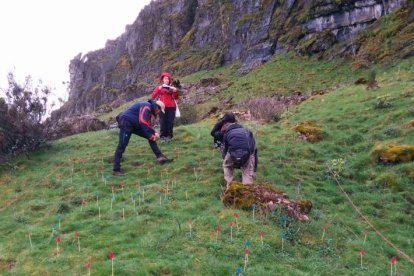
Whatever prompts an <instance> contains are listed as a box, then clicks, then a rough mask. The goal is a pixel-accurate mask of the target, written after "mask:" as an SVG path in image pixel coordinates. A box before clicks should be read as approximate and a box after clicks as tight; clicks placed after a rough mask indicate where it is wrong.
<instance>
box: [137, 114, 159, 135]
mask: <svg viewBox="0 0 414 276" xmlns="http://www.w3.org/2000/svg"><path fill="white" fill-rule="evenodd" d="M139 124H140V126H141V129H142V132H143V136H144V138H147V139H148V140H151V141H157V140H158V138H159V136H158V137H157V134H158V133H156V132H155V130H154V129H153V128H152V127H151V109H150V107H149V106H144V107H142V108H141V110H140V112H139Z"/></svg>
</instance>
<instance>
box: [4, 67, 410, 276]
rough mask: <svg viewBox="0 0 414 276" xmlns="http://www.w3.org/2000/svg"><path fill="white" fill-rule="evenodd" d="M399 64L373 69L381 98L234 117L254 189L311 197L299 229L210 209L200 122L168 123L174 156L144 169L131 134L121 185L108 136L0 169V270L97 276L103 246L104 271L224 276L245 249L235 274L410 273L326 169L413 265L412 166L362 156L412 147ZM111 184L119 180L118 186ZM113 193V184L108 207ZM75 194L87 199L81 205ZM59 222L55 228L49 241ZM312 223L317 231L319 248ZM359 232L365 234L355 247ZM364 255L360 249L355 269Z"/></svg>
mask: <svg viewBox="0 0 414 276" xmlns="http://www.w3.org/2000/svg"><path fill="white" fill-rule="evenodd" d="M408 64H410V63H409V61H407V62H402V63H400V64H398V65H396V66H395V67H391V68H389V69H387V70H377V72H378V74H377V80H378V81H379V85H380V86H381V88H380V89H377V90H373V91H367V90H366V89H365V87H363V86H355V85H352V84H349V85H346V86H343V87H342V88H340V89H337V90H335V91H333V92H331V93H328V94H326V95H321V96H318V97H314V98H312V99H311V100H308V101H305V102H303V103H302V104H301V105H299V106H297V107H293V108H289V111H287V112H285V113H284V114H283V116H282V120H281V121H280V122H278V123H272V124H266V125H262V124H258V123H255V122H249V123H247V122H243V124H244V125H245V126H247V127H249V128H250V129H252V130H253V132H254V134H255V137H256V140H257V144H258V149H259V158H260V159H259V168H258V178H257V182H259V183H269V185H273V186H274V187H275V188H277V189H279V190H282V191H284V192H286V193H287V195H288V196H289V198H291V199H294V200H300V199H304V198H306V199H309V200H311V201H312V204H313V208H312V211H311V213H310V221H309V222H306V223H304V222H294V221H291V220H290V219H288V218H285V219H284V217H283V214H281V213H280V212H278V211H276V212H275V213H274V214H272V215H270V216H268V217H267V218H265V217H260V216H258V217H256V220H255V221H253V220H252V212H249V211H239V210H235V209H232V208H228V207H225V206H224V205H223V204H222V202H221V201H220V193H221V190H222V188H221V187H222V186H223V185H224V181H223V179H222V178H223V173H222V169H221V162H222V159H221V156H220V154H219V152H217V151H216V150H214V149H213V147H212V139H211V137H210V135H209V132H210V130H211V128H212V126H213V124H214V121H212V120H209V121H204V122H200V123H198V124H194V125H188V126H180V127H178V128H176V129H175V137H174V142H173V143H171V144H160V147H161V149H162V150H163V151H164V152H165V154H166V155H167V156H168V157H172V158H175V161H174V162H173V163H170V164H168V165H165V166H157V165H156V164H155V158H154V156H153V155H152V153H151V152H150V149H149V146H148V144H147V142H146V141H145V140H143V139H141V138H137V137H134V138H132V139H131V141H130V145H129V146H128V148H127V151H126V153H125V158H124V162H123V165H124V169H125V170H126V171H128V172H129V174H128V175H127V176H126V177H123V178H115V177H113V176H111V170H112V158H113V152H114V149H115V147H116V143H117V139H118V138H117V137H118V132H117V130H116V129H115V130H104V131H99V132H94V133H86V134H81V135H76V136H72V137H67V138H64V139H61V140H59V141H56V142H54V143H53V144H51V146H50V147H45V148H43V149H41V150H38V151H37V152H35V153H33V154H31V155H30V156H29V158H26V157H20V158H18V159H15V160H13V161H12V162H10V163H9V164H8V166H5V165H4V166H3V167H2V169H1V176H0V185H1V188H2V193H1V194H0V202H2V205H1V207H0V215H1V218H2V223H1V225H0V271H1V273H2V274H5V275H28V274H41V275H84V274H86V273H87V270H86V267H85V262H86V261H87V260H88V259H89V260H90V261H91V263H92V275H108V274H110V272H111V263H110V261H109V260H108V254H109V251H111V250H112V251H114V252H115V254H116V259H115V274H116V275H231V274H234V273H235V271H236V268H237V267H243V264H244V263H243V260H244V248H245V242H246V240H249V241H250V242H251V246H250V254H249V263H248V265H247V270H246V273H245V274H246V275H272V274H273V275H274V274H279V273H280V274H284V275H333V274H337V275H386V274H388V273H389V268H390V265H389V260H390V258H391V257H392V256H393V255H397V256H398V270H399V271H400V272H401V273H402V274H403V275H408V274H409V273H410V271H411V270H412V264H411V263H409V262H408V261H407V260H405V259H404V258H402V256H400V255H399V254H398V253H397V252H396V251H395V250H394V249H393V248H392V247H390V246H388V245H387V244H386V243H385V242H384V241H382V240H381V238H380V237H378V236H377V235H376V234H375V233H374V232H373V231H372V230H371V229H370V228H369V227H368V225H367V224H366V223H365V222H364V221H363V220H362V219H361V218H360V217H359V216H358V215H357V213H356V212H355V211H354V210H353V208H352V207H351V205H350V203H349V202H348V201H347V199H346V197H345V196H344V194H343V193H342V192H341V191H340V189H338V187H337V185H336V184H335V182H334V181H333V180H332V178H331V177H330V176H329V174H328V173H327V171H328V164H329V162H330V161H331V160H333V159H343V160H345V163H344V167H343V168H342V170H341V171H340V172H339V176H340V178H339V180H340V182H341V183H342V185H343V187H344V189H345V191H346V192H347V193H348V194H349V195H350V197H351V198H352V200H353V202H354V204H355V205H356V206H358V207H359V208H360V209H361V211H362V212H363V213H364V214H365V215H366V216H367V218H368V219H369V220H370V221H371V222H372V223H373V225H374V226H375V227H376V228H377V229H378V230H379V231H380V232H381V233H382V234H383V235H385V236H386V237H387V238H388V239H389V240H390V241H392V242H393V243H394V244H395V245H396V246H397V247H398V248H400V249H401V250H402V251H404V252H405V253H406V254H408V255H409V256H411V257H413V256H414V247H413V241H414V234H413V231H412V229H414V220H413V216H414V209H413V206H414V205H413V204H414V196H413V195H414V186H413V185H412V183H413V179H414V178H413V176H414V173H413V172H414V163H413V162H407V163H401V164H396V165H381V164H378V163H376V162H373V160H372V159H371V158H370V155H369V153H370V151H371V150H372V149H373V147H374V145H375V144H376V143H379V142H381V143H385V142H399V143H403V144H412V143H413V141H414V130H413V128H406V127H405V125H406V123H407V122H409V121H410V120H412V119H413V115H412V113H411V112H410V110H411V109H412V107H413V105H414V102H413V101H414V100H413V99H414V94H413V93H414V92H413V90H412V87H413V85H414V77H413V76H414V71H413V68H412V67H411V66H408ZM321 66H322V65H321ZM296 73H297V72H296V71H292V72H291V74H292V75H295V74H296ZM234 93H236V92H234ZM385 95H389V96H390V97H389V100H390V101H391V102H392V106H391V107H389V108H385V109H376V108H375V103H376V99H377V97H381V96H385ZM303 121H314V122H316V123H317V124H318V125H319V126H321V128H322V130H323V132H324V139H323V140H322V141H320V142H318V143H308V142H306V141H302V140H300V139H299V138H298V137H297V135H296V133H295V132H294V131H293V130H292V126H294V125H296V124H297V123H299V122H303ZM389 129H397V130H399V131H389ZM174 176H175V177H176V183H175V184H174V187H172V183H171V181H172V179H173V177H174ZM237 178H240V174H239V173H237ZM121 181H123V182H125V183H126V186H125V188H124V191H122V190H121V189H120V188H119V187H120V186H119V185H120V183H121ZM167 182H168V185H169V189H170V191H169V193H168V195H166V194H165V193H158V192H157V190H159V189H156V188H154V187H160V186H161V187H166V184H167ZM113 185H115V186H116V187H117V189H115V191H114V193H115V201H114V202H113V209H112V211H111V210H110V206H111V200H110V199H111V197H112V189H111V187H112V186H113ZM143 190H145V202H144V203H143V202H142V201H141V203H140V206H138V197H137V202H136V211H135V212H134V207H133V202H132V200H131V193H132V194H133V195H136V196H138V195H137V193H138V192H140V196H142V194H143ZM97 195H98V197H99V206H100V208H101V219H100V220H99V218H98V211H99V209H98V205H97V201H96V196H97ZM160 198H161V204H160ZM82 199H87V200H88V202H87V204H86V205H84V206H82V204H81V202H82ZM123 208H124V210H125V221H124V220H123V219H122V210H123ZM234 213H238V214H239V215H240V218H239V219H238V224H239V230H238V231H237V230H236V229H233V234H234V236H233V240H232V241H231V240H230V226H229V223H230V222H232V221H234V217H233V214H234ZM59 215H60V219H61V227H60V229H57V231H56V233H54V234H53V235H52V224H58V216H59ZM190 219H192V221H193V227H192V236H191V237H190V235H189V226H188V223H187V222H188V220H190ZM284 220H285V221H284ZM286 220H287V221H288V222H286ZM218 225H220V226H221V233H220V236H219V240H218V241H217V242H216V232H215V230H216V228H217V226H218ZM324 226H328V231H327V232H326V234H325V235H324V240H323V241H322V232H323V228H324ZM365 229H368V230H369V235H368V237H367V240H366V243H365V245H364V246H363V240H364V236H363V231H364V230H365ZM76 231H79V233H80V241H81V252H78V246H77V243H76V241H75V237H74V235H75V232H76ZM260 231H263V232H264V239H263V242H264V243H263V246H262V243H261V240H260V236H259V233H260ZM29 232H30V233H32V236H31V238H32V243H33V249H32V250H31V249H30V243H29V239H28V234H29ZM282 233H285V237H286V241H285V242H284V243H283V251H282V240H281V234H282ZM56 234H58V235H60V236H61V237H62V243H61V244H60V249H61V253H60V255H59V256H54V254H53V253H54V251H55V249H56V244H55V242H54V236H56ZM363 248H364V249H365V250H366V252H367V254H366V255H365V256H364V259H363V268H361V266H360V256H359V251H360V250H361V249H363Z"/></svg>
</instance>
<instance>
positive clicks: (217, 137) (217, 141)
mask: <svg viewBox="0 0 414 276" xmlns="http://www.w3.org/2000/svg"><path fill="white" fill-rule="evenodd" d="M224 123H225V122H224V121H223V120H219V121H218V122H217V123H216V124H215V125H214V127H213V129H212V130H211V133H210V134H211V136H213V143H214V145H216V147H220V146H221V144H222V143H223V138H224V134H223V133H222V132H221V128H222V127H223V125H224Z"/></svg>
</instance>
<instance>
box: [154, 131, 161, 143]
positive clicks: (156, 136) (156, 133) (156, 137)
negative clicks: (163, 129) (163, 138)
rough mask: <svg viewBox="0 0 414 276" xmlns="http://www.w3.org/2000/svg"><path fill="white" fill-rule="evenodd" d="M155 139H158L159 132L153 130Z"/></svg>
mask: <svg viewBox="0 0 414 276" xmlns="http://www.w3.org/2000/svg"><path fill="white" fill-rule="evenodd" d="M154 135H155V141H157V140H158V139H160V134H159V133H158V132H155V134H154Z"/></svg>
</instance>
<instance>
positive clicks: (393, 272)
mask: <svg viewBox="0 0 414 276" xmlns="http://www.w3.org/2000/svg"><path fill="white" fill-rule="evenodd" d="M174 182H175V181H174ZM174 182H172V184H173V183H174ZM120 187H121V190H122V192H123V191H124V187H125V183H121V184H120ZM115 189H116V187H115V186H112V197H111V211H112V205H113V201H114V200H115V193H114V191H115ZM167 193H168V184H167V189H166V192H165V196H167ZM157 194H158V195H160V205H161V193H160V192H158V193H157ZM137 196H138V199H139V202H138V204H139V205H140V202H141V197H140V193H139V192H138V193H137V194H136V195H132V192H131V200H132V201H133V203H134V211H135V209H136V203H135V202H136V197H137ZM186 199H187V200H188V195H187V192H186ZM142 201H143V202H144V201H145V190H143V191H142ZM96 202H97V206H98V208H99V219H100V217H101V216H100V205H99V195H98V194H96ZM86 204H87V200H86V199H82V204H81V210H82V208H83V206H84V205H86ZM256 208H257V206H256V204H252V217H253V221H254V220H255V211H256ZM122 217H123V220H125V209H124V208H123V212H122ZM233 217H234V219H235V221H231V222H230V223H229V226H230V240H231V241H233V228H234V227H236V228H237V230H238V229H239V223H238V219H239V215H238V214H237V213H234V215H233ZM287 222H288V217H287V216H286V215H282V223H283V225H284V227H285V228H286V225H287ZM60 223H61V217H60V215H58V225H59V229H60ZM188 225H189V229H190V237H191V236H192V228H193V221H192V220H191V219H190V220H189V221H188ZM56 227H57V225H56V224H52V237H53V235H54V234H55V233H56ZM327 231H328V226H327V225H324V226H323V231H322V241H323V240H324V237H325V235H326V233H327ZM220 232H221V228H220V226H217V228H216V231H215V240H216V242H217V241H218V240H219V235H220ZM213 233H214V232H213ZM213 233H212V236H213V235H214V234H213ZM363 234H364V241H363V246H364V245H365V242H366V239H367V236H368V231H367V230H365V231H364V233H363ZM259 235H260V240H261V244H262V246H263V237H264V232H263V231H261V232H260V233H259ZM31 236H32V234H31V233H29V242H30V247H31V248H33V244H32V240H31ZM75 240H77V243H78V250H79V252H80V250H81V247H80V234H79V232H75ZM281 240H282V252H283V251H284V242H285V240H286V233H285V232H282V233H281ZM55 241H56V253H55V255H59V244H60V243H61V237H60V236H56V238H55ZM249 246H250V241H246V249H245V254H244V256H245V258H244V270H246V266H247V263H248V259H249V258H248V255H249ZM359 255H360V265H361V269H362V268H363V256H365V255H366V251H365V250H364V249H362V250H360V251H359ZM109 258H110V259H111V262H112V275H113V273H114V267H113V266H114V264H113V259H114V258H115V254H114V253H113V252H112V251H111V252H110V254H109ZM86 267H87V269H88V271H89V273H90V269H91V263H90V262H89V261H88V262H87V263H86ZM236 274H237V275H240V274H241V268H237V269H236ZM393 275H398V274H397V257H396V256H393V257H392V258H391V276H393Z"/></svg>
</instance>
